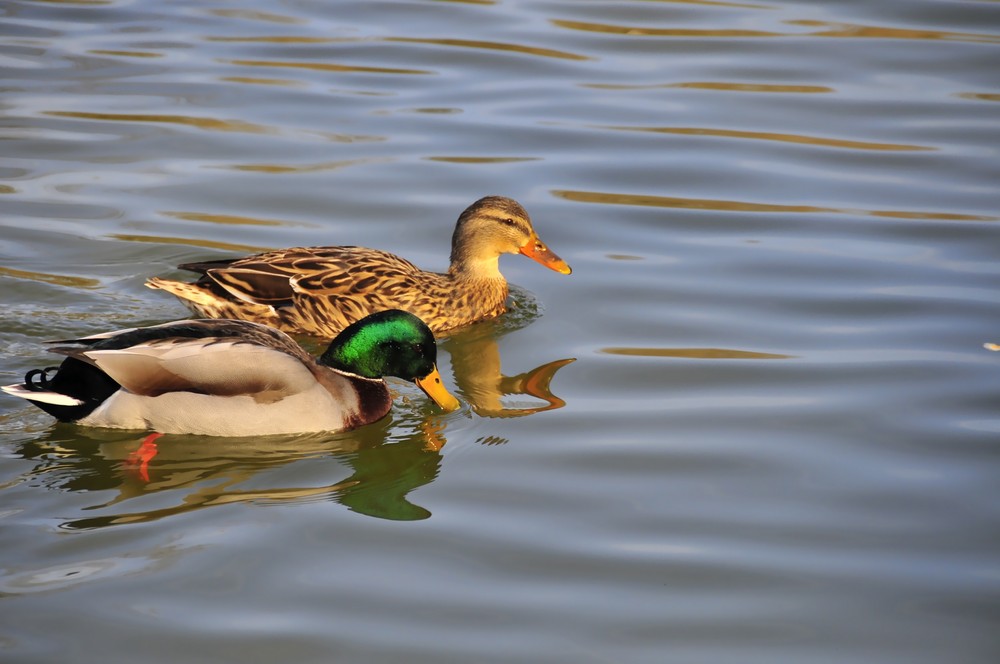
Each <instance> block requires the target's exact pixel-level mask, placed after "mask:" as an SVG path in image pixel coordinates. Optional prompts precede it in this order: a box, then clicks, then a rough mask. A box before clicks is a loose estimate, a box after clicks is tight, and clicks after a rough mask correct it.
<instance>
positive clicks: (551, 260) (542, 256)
mask: <svg viewBox="0 0 1000 664" xmlns="http://www.w3.org/2000/svg"><path fill="white" fill-rule="evenodd" d="M518 251H520V253H522V254H524V255H525V256H527V257H528V258H530V259H532V260H533V261H535V262H537V263H541V264H542V265H544V266H545V267H547V268H549V269H550V270H555V271H556V272H559V273H561V274H570V273H571V272H573V269H572V268H571V267H570V266H569V265H567V264H566V261H564V260H563V259H561V258H559V256H557V255H556V254H555V252H553V251H552V250H551V249H549V248H548V246H546V244H545V243H544V242H542V241H541V240H540V239H538V234H537V233H532V234H531V238H530V239H529V240H528V241H527V242H526V243H525V244H524V246H523V247H521V248H520V249H519V250H518Z"/></svg>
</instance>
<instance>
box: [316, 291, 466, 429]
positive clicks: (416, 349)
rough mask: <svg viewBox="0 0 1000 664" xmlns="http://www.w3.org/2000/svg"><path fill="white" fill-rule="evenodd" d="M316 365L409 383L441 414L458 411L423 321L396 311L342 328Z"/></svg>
mask: <svg viewBox="0 0 1000 664" xmlns="http://www.w3.org/2000/svg"><path fill="white" fill-rule="evenodd" d="M319 362H320V363H321V364H324V365H326V366H328V367H330V368H332V369H336V370H338V371H345V372H347V373H352V374H355V375H358V376H363V377H364V378H382V377H384V376H395V377H396V378H402V379H403V380H407V381H412V382H414V383H416V384H417V386H418V387H419V388H420V389H421V390H423V391H424V393H426V394H427V396H428V397H430V398H431V399H432V400H433V401H434V403H436V404H437V405H438V406H440V407H441V408H443V409H444V410H446V411H452V410H455V409H457V408H458V407H459V402H458V399H456V398H455V397H454V396H452V395H451V393H449V392H448V390H447V389H445V387H444V383H442V382H441V374H440V373H439V372H438V369H437V364H436V363H437V345H436V344H435V342H434V334H433V333H432V332H431V330H430V328H428V327H427V325H426V324H425V323H424V322H423V321H422V320H420V319H419V318H417V317H416V316H414V315H413V314H411V313H407V312H405V311H401V310H399V309H390V310H388V311H380V312H378V313H374V314H371V315H370V316H366V317H364V318H362V319H361V320H359V321H357V322H356V323H353V324H352V325H349V326H348V327H346V328H344V331H343V332H341V333H340V334H338V335H337V338H336V339H334V340H333V342H332V343H331V344H330V346H329V348H327V349H326V352H324V353H323V355H322V356H320V358H319Z"/></svg>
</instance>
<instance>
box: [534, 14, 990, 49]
mask: <svg viewBox="0 0 1000 664" xmlns="http://www.w3.org/2000/svg"><path fill="white" fill-rule="evenodd" d="M550 21H551V23H552V24H553V25H555V26H556V27H558V28H565V29H567V30H578V31H582V32H600V33H605V34H612V35H625V36H629V37H632V36H635V37H698V38H722V39H742V38H758V37H786V38H787V37H793V38H795V37H835V38H843V39H911V40H920V41H927V40H932V41H961V42H979V43H989V44H997V43H1000V36H998V35H990V34H982V33H971V32H952V31H941V30H910V29H906V28H888V27H882V26H872V25H855V24H850V23H833V22H827V21H813V20H790V21H784V24H785V25H793V26H802V27H818V28H823V29H822V30H817V31H814V32H806V33H799V32H772V31H767V30H735V29H727V30H712V29H697V28H648V27H642V26H629V25H612V24H607V23H589V22H585V21H566V20H562V19H551V20H550Z"/></svg>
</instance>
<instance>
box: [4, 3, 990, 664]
mask: <svg viewBox="0 0 1000 664" xmlns="http://www.w3.org/2000/svg"><path fill="white" fill-rule="evenodd" d="M0 15H2V17H3V18H2V21H0V34H2V37H0V63H2V65H0V66H2V83H0V86H2V94H0V137H2V139H3V141H2V143H0V146H2V147H0V178H2V181H0V194H2V195H0V215H2V216H0V219H2V220H0V224H2V230H0V233H2V235H0V281H2V289H3V303H4V310H5V312H4V315H3V319H2V323H0V341H2V343H0V348H2V350H0V355H2V357H0V379H2V380H3V381H4V382H5V383H9V382H14V381H16V380H19V379H20V377H21V376H22V375H23V374H24V372H25V371H26V370H28V369H30V368H34V367H36V366H39V362H40V361H41V358H43V356H44V348H43V347H42V346H41V343H40V342H41V341H43V340H46V339H57V338H66V337H69V336H78V335H82V334H89V333H93V332H97V331H100V330H105V329H113V328H117V327H130V326H133V325H136V324H145V323H156V322H162V321H165V320H172V319H176V318H181V317H184V316H185V314H186V311H185V310H184V309H183V307H182V306H181V305H180V304H178V303H177V302H176V301H175V300H173V299H172V298H170V297H169V296H167V295H165V294H164V293H161V292H156V291H150V290H147V289H145V288H144V287H143V286H142V283H143V281H144V279H145V278H146V277H148V276H150V275H163V276H178V275H179V272H177V271H176V270H175V269H174V266H175V265H176V264H177V263H180V262H184V261H192V260H201V259H206V258H215V257H228V256H235V255H238V254H240V253H245V252H247V251H251V250H254V249H257V248H269V247H286V246H293V245H309V244H362V245H367V246H375V247H379V248H383V249H388V250H392V251H396V252H398V253H400V254H402V255H404V256H405V257H407V258H409V259H410V260H412V261H414V262H416V263H417V264H419V265H421V266H424V267H427V268H432V269H443V268H444V267H445V265H446V260H447V256H448V241H449V238H450V235H451V230H452V227H453V224H454V220H455V218H456V217H457V215H458V213H459V212H460V211H461V210H462V209H463V208H464V207H465V206H466V205H468V204H469V203H471V202H472V201H473V200H475V199H476V198H478V197H480V196H482V195H486V194H493V193H499V194H506V195H509V196H513V197H515V198H517V199H518V200H519V201H521V202H522V203H523V204H524V205H525V206H526V208H527V209H528V210H529V212H530V213H531V214H532V216H533V218H534V221H535V225H536V227H537V229H538V231H539V233H540V234H541V236H542V237H543V238H544V239H545V241H546V242H547V243H548V244H549V245H550V246H551V247H552V248H553V249H554V250H555V251H557V252H558V253H559V254H560V255H561V256H563V257H564V258H565V259H566V260H567V261H568V262H569V263H570V264H571V265H572V266H573V268H574V273H573V275H571V276H569V277H563V276H561V275H557V274H555V273H552V272H548V271H546V270H544V269H542V268H540V267H539V266H537V265H535V264H534V263H532V262H530V261H528V260H525V259H523V258H519V257H505V258H504V259H503V260H502V261H501V265H502V269H503V270H504V273H505V274H506V275H507V277H508V279H509V280H510V281H511V282H513V283H514V284H516V288H515V291H514V299H515V301H516V304H517V308H516V309H515V311H514V312H513V313H512V314H511V315H509V316H507V317H505V318H504V319H502V320H500V321H497V322H492V323H487V324H483V325H479V326H475V327H473V328H471V329H469V330H466V331H464V332H461V333H459V334H457V335H455V336H454V337H452V338H450V339H448V340H445V341H444V342H443V343H442V355H443V357H442V364H443V365H444V375H445V378H446V382H448V383H449V386H450V387H452V388H454V389H455V391H456V392H457V393H458V394H459V395H460V396H462V398H463V400H464V401H465V404H466V405H465V407H464V408H463V409H462V410H461V411H459V412H457V413H453V414H451V415H447V416H440V415H438V414H436V413H435V411H434V409H433V407H432V406H430V405H429V404H428V403H427V402H426V400H425V399H423V398H422V397H421V395H419V393H417V392H416V391H415V389H411V388H409V387H408V386H405V385H401V384H397V385H396V389H397V391H398V396H399V399H398V401H397V406H396V407H395V409H394V410H393V413H392V414H391V416H390V417H389V418H387V419H386V420H384V421H382V422H379V423H377V424H375V425H372V426H370V427H367V428H365V429H363V430H360V431H356V432H351V433H343V434H333V435H329V434H319V435H312V436H303V437H284V438H259V439H249V440H227V441H213V440H206V439H203V438H197V437H184V436H175V437H169V438H164V439H161V441H160V445H159V447H160V450H161V451H160V455H159V456H158V457H156V458H155V459H154V460H153V461H152V462H151V464H150V467H149V471H148V474H149V478H148V480H146V479H144V478H142V477H141V476H140V475H139V474H138V473H136V472H135V471H134V470H128V469H127V468H125V465H124V462H125V460H126V459H128V457H129V455H130V454H131V453H132V452H134V451H135V450H136V449H137V448H138V445H139V443H140V442H141V439H142V436H141V435H140V434H139V433H136V432H108V431H99V430H84V429H79V428H75V427H72V426H66V425H54V424H53V423H52V422H51V420H50V419H48V418H47V417H46V416H45V415H44V414H42V413H40V412H38V411H36V410H34V409H33V408H31V407H30V406H28V405H26V404H24V403H23V402H19V401H17V400H14V399H11V398H6V397H4V398H2V399H0V409H2V410H0V421H2V433H0V450H2V452H3V455H2V459H0V492H2V493H0V517H2V518H0V524H2V526H3V527H2V528H0V550H2V551H3V556H2V558H0V567H2V575H0V592H2V593H3V597H2V599H0V612H2V619H0V653H2V658H3V659H4V660H5V661H11V662H65V661H74V662H106V661H143V662H178V661H183V662H220V661H243V662H273V661H295V662H330V661H337V662H397V661H398V662H403V661H405V662H522V661H531V662H628V663H633V662H734V663H735V662H739V663H741V664H743V663H747V662H767V663H774V662H795V663H798V662H804V661H808V662H845V661H851V662H854V661H865V662H881V663H885V662H906V663H908V664H909V663H913V662H942V661H948V662H963V663H966V662H969V663H971V662H976V663H978V662H983V663H987V662H995V661H997V658H998V656H1000V638H998V636H997V629H996V626H997V624H998V621H1000V546H998V545H1000V532H998V519H1000V484H998V483H997V481H996V478H997V476H998V471H1000V415H998V407H1000V353H993V352H990V351H989V350H987V349H986V348H985V347H984V344H986V343H1000V291H998V288H997V283H998V281H997V277H998V275H1000V187H998V184H997V183H998V182H1000V159H998V149H1000V141H998V139H1000V68H998V67H997V63H998V62H1000V4H998V3H996V2H991V1H971V0H969V1H964V2H944V1H942V0H923V1H914V0H908V1H906V2H903V1H901V0H900V1H896V2H889V1H887V2H880V3H871V2H849V1H846V0H844V1H841V2H835V3H794V2H787V3H781V2H769V1H766V0H764V1H757V0H748V1H747V2H699V1H696V0H690V1H688V2H669V1H662V2H648V1H632V2H569V1H555V0H553V1H550V2H503V3H498V2H490V1H488V0H478V1H477V0H468V1H466V2H434V1H429V0H428V1H421V0H410V1H398V2H315V1H304V0H300V1H287V2H281V3H260V2H257V3H252V2H251V3H247V2H243V3H226V2H170V3H134V2H133V3H128V2H118V1H117V0H74V1H48V2H17V1H5V2H0ZM501 374H502V376H501Z"/></svg>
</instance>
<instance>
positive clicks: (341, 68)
mask: <svg viewBox="0 0 1000 664" xmlns="http://www.w3.org/2000/svg"><path fill="white" fill-rule="evenodd" d="M220 62H225V63H227V64H231V65H239V66H241V67H277V68H286V69H309V70H312V71H325V72H349V73H361V74H433V73H434V72H432V71H429V70H427V69H404V68H401V67H366V66H361V65H339V64H334V63H332V62H298V61H294V60H220Z"/></svg>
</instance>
